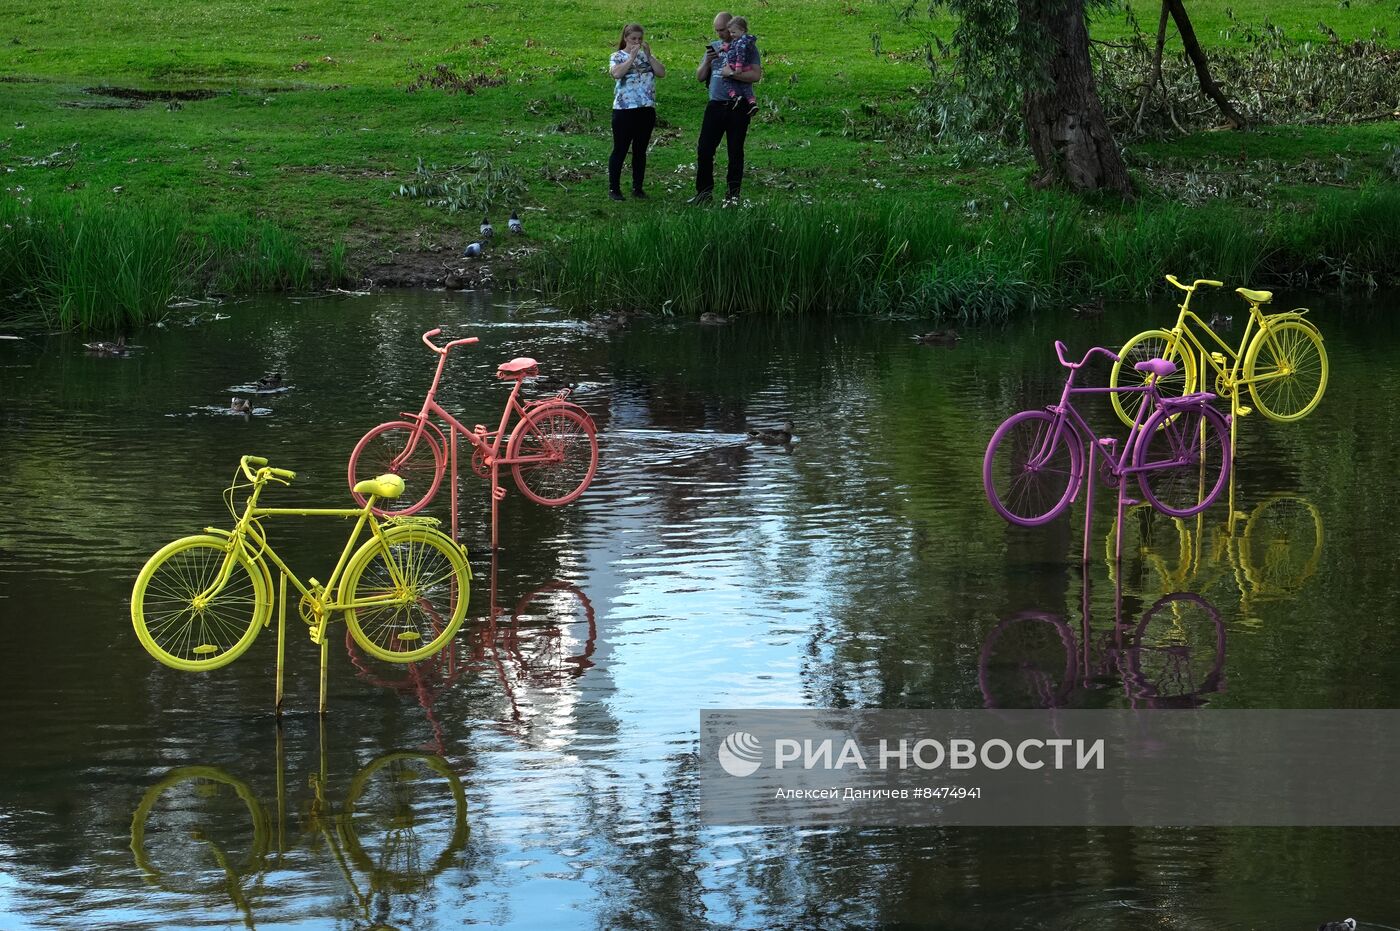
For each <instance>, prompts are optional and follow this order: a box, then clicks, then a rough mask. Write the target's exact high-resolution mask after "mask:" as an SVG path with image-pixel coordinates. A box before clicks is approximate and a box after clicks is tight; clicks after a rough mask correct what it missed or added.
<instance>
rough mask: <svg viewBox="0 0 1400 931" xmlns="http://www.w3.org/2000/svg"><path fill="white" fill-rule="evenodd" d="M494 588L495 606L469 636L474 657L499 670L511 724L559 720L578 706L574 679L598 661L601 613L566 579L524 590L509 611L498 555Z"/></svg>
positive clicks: (523, 726)
mask: <svg viewBox="0 0 1400 931" xmlns="http://www.w3.org/2000/svg"><path fill="white" fill-rule="evenodd" d="M490 591H491V606H490V612H489V613H488V614H487V617H486V620H485V622H484V623H482V624H479V625H474V626H473V628H472V630H471V632H470V635H469V638H468V639H469V642H470V643H471V645H472V660H473V661H474V662H477V663H486V664H489V665H490V666H491V668H492V669H493V670H494V671H495V673H496V678H497V680H498V681H499V682H500V685H501V692H502V695H503V697H504V698H505V700H506V703H507V705H508V707H509V717H510V720H511V726H507V727H506V730H508V731H512V732H513V733H514V734H515V735H516V736H524V730H528V729H529V728H530V727H533V726H534V725H535V724H537V723H546V722H551V721H554V722H558V721H561V719H562V718H564V717H565V716H567V715H568V714H570V713H571V712H572V710H573V708H574V706H575V704H576V703H577V699H578V693H577V689H575V688H574V687H573V685H574V683H575V681H576V680H577V679H579V678H580V677H582V676H583V674H584V673H585V672H587V671H588V670H589V669H591V668H592V667H593V655H594V653H595V652H596V651H597V648H598V619H597V615H596V614H595V613H594V611H593V602H591V601H589V600H588V596H587V595H586V594H584V592H583V590H582V589H581V588H579V587H578V586H577V585H574V584H573V583H571V582H566V581H563V580H561V579H555V580H553V581H550V582H547V583H545V584H544V585H541V586H539V587H537V588H535V589H533V590H531V591H530V592H529V593H527V594H526V595H524V596H522V597H521V598H520V599H519V600H517V601H516V602H515V607H514V609H513V610H512V611H511V612H510V614H509V616H508V617H507V615H506V612H505V609H504V608H502V607H501V603H500V597H499V589H498V586H497V565H496V560H495V559H492V560H491V588H490ZM502 723H503V724H504V722H502Z"/></svg>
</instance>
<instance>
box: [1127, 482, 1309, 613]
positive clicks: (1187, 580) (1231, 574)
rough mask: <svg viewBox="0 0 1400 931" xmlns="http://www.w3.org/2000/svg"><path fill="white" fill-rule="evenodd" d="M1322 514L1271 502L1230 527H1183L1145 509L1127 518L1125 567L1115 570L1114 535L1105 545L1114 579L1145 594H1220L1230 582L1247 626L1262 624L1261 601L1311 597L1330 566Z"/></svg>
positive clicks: (1283, 498)
mask: <svg viewBox="0 0 1400 931" xmlns="http://www.w3.org/2000/svg"><path fill="white" fill-rule="evenodd" d="M1322 541H1323V526H1322V514H1321V512H1320V511H1319V510H1318V509H1317V507H1315V506H1314V505H1313V504H1312V502H1310V501H1309V500H1308V499H1307V498H1305V497H1303V496H1302V495H1296V494H1287V493H1275V494H1270V495H1266V496H1265V497H1264V498H1263V500H1261V501H1260V502H1259V503H1258V504H1257V505H1255V506H1254V508H1253V509H1252V510H1251V511H1250V512H1249V513H1248V514H1244V513H1241V512H1236V511H1232V512H1231V513H1230V517H1229V519H1228V520H1227V521H1225V522H1215V521H1208V520H1207V517H1206V515H1204V514H1202V515H1198V516H1196V517H1194V518H1190V519H1187V520H1182V519H1180V518H1172V517H1168V516H1167V515H1165V514H1159V513H1156V512H1155V511H1154V510H1153V509H1152V508H1149V507H1146V506H1142V505H1139V506H1137V507H1133V508H1130V509H1128V511H1126V512H1125V513H1124V515H1123V561H1122V564H1121V566H1117V565H1115V560H1114V558H1113V548H1114V534H1113V533H1112V532H1110V533H1109V535H1108V537H1107V538H1106V540H1105V558H1106V559H1107V561H1108V568H1109V578H1110V579H1112V580H1113V581H1115V582H1117V581H1118V580H1119V579H1120V578H1121V579H1123V580H1124V583H1125V584H1131V585H1132V586H1134V587H1135V588H1137V589H1138V590H1140V591H1143V592H1144V593H1148V592H1151V593H1164V592H1169V591H1178V590H1181V589H1184V588H1187V587H1190V588H1192V589H1194V590H1196V591H1213V586H1216V585H1218V584H1219V583H1221V582H1225V583H1226V585H1227V586H1228V585H1229V584H1233V585H1234V587H1235V588H1237V589H1238V590H1239V597H1240V613H1241V616H1242V617H1243V619H1244V621H1245V623H1259V618H1258V617H1257V616H1256V615H1255V606H1256V603H1257V602H1260V601H1271V600H1278V599H1284V598H1290V597H1292V596H1294V595H1296V594H1298V593H1299V592H1300V591H1302V590H1303V586H1304V583H1306V582H1307V581H1308V580H1309V579H1310V578H1312V576H1313V575H1314V574H1315V573H1316V572H1317V567H1318V565H1319V563H1320V562H1321V561H1322Z"/></svg>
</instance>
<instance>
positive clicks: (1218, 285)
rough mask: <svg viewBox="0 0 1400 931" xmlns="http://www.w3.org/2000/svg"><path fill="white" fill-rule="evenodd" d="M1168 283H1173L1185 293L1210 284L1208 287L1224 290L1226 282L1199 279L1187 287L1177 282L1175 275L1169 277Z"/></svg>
mask: <svg viewBox="0 0 1400 931" xmlns="http://www.w3.org/2000/svg"><path fill="white" fill-rule="evenodd" d="M1167 281H1169V282H1171V283H1172V284H1174V285H1176V286H1177V287H1178V288H1180V289H1181V290H1183V291H1194V290H1196V289H1197V288H1198V287H1200V286H1201V285H1203V284H1208V285H1210V286H1211V287H1212V288H1223V287H1225V282H1223V281H1216V280H1215V279H1214V278H1197V279H1196V280H1195V281H1193V282H1191V283H1190V284H1189V285H1186V284H1182V283H1181V282H1180V281H1177V280H1176V276H1175V275H1168V276H1167Z"/></svg>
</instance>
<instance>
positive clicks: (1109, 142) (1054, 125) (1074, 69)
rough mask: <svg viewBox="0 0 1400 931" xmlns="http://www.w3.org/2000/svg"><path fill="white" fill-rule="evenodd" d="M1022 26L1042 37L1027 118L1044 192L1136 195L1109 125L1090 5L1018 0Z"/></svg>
mask: <svg viewBox="0 0 1400 931" xmlns="http://www.w3.org/2000/svg"><path fill="white" fill-rule="evenodd" d="M1017 10H1018V15H1019V21H1020V22H1019V28H1021V29H1022V30H1025V32H1026V33H1028V34H1029V35H1031V36H1035V37H1037V44H1036V46H1035V49H1036V50H1035V51H1034V52H1032V53H1030V54H1029V55H1028V60H1027V61H1026V62H1025V65H1026V71H1027V73H1026V75H1025V86H1026V90H1025V96H1024V99H1023V101H1022V109H1021V114H1022V116H1023V118H1024V119H1025V123H1026V137H1027V139H1028V140H1029V142H1030V147H1031V153H1032V154H1033V155H1035V163H1036V165H1037V166H1038V167H1039V169H1040V172H1039V174H1038V176H1037V178H1036V181H1035V183H1036V184H1038V185H1040V186H1047V185H1052V184H1066V185H1068V186H1069V187H1070V188H1071V189H1073V190H1075V191H1080V192H1084V191H1113V192H1116V193H1119V194H1123V195H1125V196H1131V194H1132V181H1131V179H1129V177H1128V169H1127V167H1126V166H1124V164H1123V159H1122V157H1121V156H1120V155H1119V153H1118V146H1117V145H1116V144H1115V143H1114V141H1113V133H1112V132H1110V131H1109V128H1108V121H1107V120H1105V119H1104V115H1103V104H1102V102H1100V100H1099V92H1098V88H1097V87H1095V86H1094V72H1093V68H1092V66H1091V65H1090V62H1089V29H1088V26H1087V24H1086V23H1085V20H1084V0H1017Z"/></svg>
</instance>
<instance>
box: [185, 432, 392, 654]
mask: <svg viewBox="0 0 1400 931" xmlns="http://www.w3.org/2000/svg"><path fill="white" fill-rule="evenodd" d="M240 467H241V468H242V469H243V472H244V474H245V475H247V476H248V477H250V478H251V479H252V480H253V490H252V492H251V493H249V495H248V500H247V502H246V503H245V505H244V507H243V515H242V516H241V517H240V518H239V519H238V522H237V523H236V524H235V525H234V527H233V530H223V529H220V528H218V527H206V528H204V529H205V532H207V533H211V534H215V535H217V536H222V537H226V538H227V539H228V541H229V546H228V551H227V552H226V553H225V554H224V562H223V565H222V567H221V568H220V570H219V574H218V576H217V577H216V578H215V580H214V582H213V584H212V585H210V587H209V588H207V589H205V590H204V591H203V592H201V593H200V594H199V596H198V597H199V598H210V597H212V596H213V595H214V594H216V593H217V592H219V591H220V590H221V589H222V588H223V587H224V586H225V585H226V584H228V580H229V576H230V575H231V574H232V572H233V567H234V564H235V562H236V561H237V559H238V555H239V554H240V553H242V554H243V555H245V556H246V557H247V558H248V561H249V562H251V563H253V564H254V565H258V566H261V567H262V568H263V571H264V572H267V573H268V575H269V578H270V575H271V573H270V571H269V570H268V568H267V566H266V565H265V564H264V563H263V558H264V557H266V558H267V560H268V561H269V562H271V563H272V565H274V566H276V567H277V569H278V571H280V572H281V573H282V576H283V578H286V579H290V580H291V582H292V584H293V585H294V586H296V589H297V591H299V592H301V594H302V595H303V596H305V597H307V598H309V599H311V602H312V605H313V607H314V609H315V610H316V612H317V614H319V618H318V621H319V623H318V625H317V628H316V630H315V631H314V632H313V636H312V640H313V642H315V643H321V642H322V641H323V640H324V637H325V629H326V625H327V623H328V621H329V618H330V614H331V612H333V611H343V610H345V609H347V608H371V607H377V606H383V605H391V604H393V603H394V602H395V597H394V596H392V595H385V596H382V597H373V598H356V599H354V600H352V601H341V600H339V598H338V597H337V598H335V599H334V600H327V599H325V598H323V597H322V594H323V593H330V592H335V593H336V595H337V596H338V595H339V592H338V591H337V586H338V585H339V583H340V580H341V577H342V576H343V575H344V573H345V569H346V567H347V566H348V565H349V563H350V557H351V554H353V553H354V552H355V548H356V544H357V543H359V542H360V535H361V534H362V533H363V532H364V528H365V526H366V524H368V526H369V528H370V534H371V535H372V536H373V537H375V538H376V539H378V540H379V541H380V543H382V544H384V545H385V547H386V548H387V546H388V541H386V540H385V538H384V531H383V529H382V525H381V524H380V522H379V521H378V520H377V519H376V518H375V516H374V511H373V506H374V502H375V501H376V500H377V499H376V498H374V497H373V496H371V497H370V498H369V500H368V501H367V502H366V503H365V506H364V507H362V508H266V507H259V506H258V497H259V496H260V495H261V494H262V490H263V487H264V486H265V485H266V484H267V482H268V481H283V482H284V483H285V482H286V480H285V479H280V478H278V477H277V476H276V475H275V474H268V473H271V472H272V471H273V470H266V469H260V470H259V472H258V473H257V474H253V473H252V472H251V471H250V470H249V468H248V462H247V457H246V456H245V457H244V459H243V461H242V462H240ZM278 471H281V470H278ZM277 516H292V517H357V518H359V519H358V520H357V521H356V522H355V526H354V528H353V529H352V530H351V531H350V537H349V539H348V540H347V541H346V543H345V548H344V549H343V550H342V551H341V553H340V558H339V559H338V560H336V564H335V568H334V569H332V570H331V576H330V579H329V580H328V581H327V582H326V584H325V585H324V586H323V585H321V583H320V582H318V581H317V580H316V579H315V578H314V577H313V578H311V580H310V582H311V584H310V586H308V585H306V584H305V583H303V582H302V581H301V579H300V578H299V577H298V576H297V574H296V573H295V572H293V571H292V570H291V568H290V567H289V566H288V565H287V564H286V562H285V561H284V560H283V559H282V557H280V556H278V555H277V551H276V550H274V549H273V548H272V545H271V544H270V543H268V541H267V536H266V534H264V533H263V530H262V527H261V525H260V524H259V523H258V520H259V519H260V518H263V517H277ZM250 540H251V541H253V543H255V544H256V546H251V545H249V541H250ZM386 563H387V565H388V567H389V571H390V573H391V575H392V577H393V580H394V584H395V585H396V586H402V585H405V584H406V580H405V579H404V578H403V576H402V572H401V569H400V568H399V566H397V565H396V564H395V563H394V561H393V560H392V559H390V560H386ZM285 595H286V589H285V586H283V589H282V593H281V597H282V602H283V604H284V605H285V602H286V597H285ZM271 623H272V615H271V613H269V614H268V617H267V619H266V620H265V621H264V622H263V626H264V627H267V626H269V625H271Z"/></svg>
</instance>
